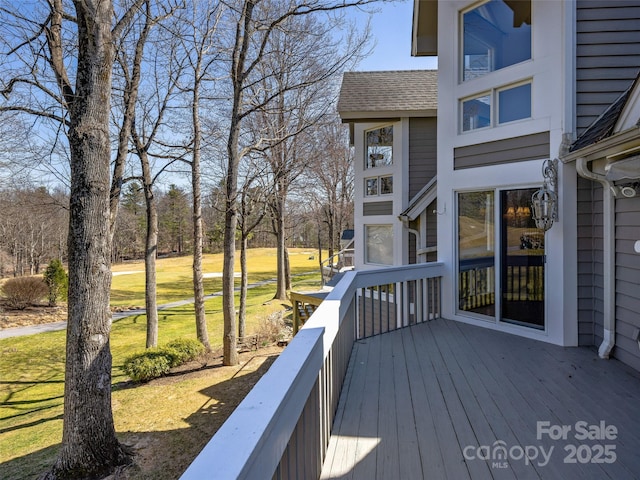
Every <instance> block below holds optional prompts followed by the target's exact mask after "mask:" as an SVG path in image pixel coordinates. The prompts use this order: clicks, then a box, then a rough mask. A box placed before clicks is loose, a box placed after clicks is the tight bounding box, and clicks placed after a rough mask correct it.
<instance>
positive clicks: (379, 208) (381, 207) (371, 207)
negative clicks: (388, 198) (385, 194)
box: [362, 202, 393, 216]
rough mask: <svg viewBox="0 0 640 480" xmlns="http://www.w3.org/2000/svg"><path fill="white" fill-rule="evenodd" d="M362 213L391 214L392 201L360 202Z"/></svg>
mask: <svg viewBox="0 0 640 480" xmlns="http://www.w3.org/2000/svg"><path fill="white" fill-rule="evenodd" d="M362 214H363V215H367V216H368V215H391V214H393V202H367V203H363V204H362Z"/></svg>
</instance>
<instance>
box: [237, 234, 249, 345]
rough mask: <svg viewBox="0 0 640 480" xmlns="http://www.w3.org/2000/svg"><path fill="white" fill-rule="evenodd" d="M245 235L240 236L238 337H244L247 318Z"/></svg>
mask: <svg viewBox="0 0 640 480" xmlns="http://www.w3.org/2000/svg"><path fill="white" fill-rule="evenodd" d="M247 245H248V241H247V235H245V234H244V233H243V234H242V240H241V242H240V271H241V274H240V276H241V279H240V307H239V313H238V337H240V338H243V337H244V336H245V335H246V332H245V324H246V317H247V285H248V283H249V272H248V270H247Z"/></svg>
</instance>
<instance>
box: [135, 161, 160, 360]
mask: <svg viewBox="0 0 640 480" xmlns="http://www.w3.org/2000/svg"><path fill="white" fill-rule="evenodd" d="M138 155H139V156H140V164H141V166H142V183H143V188H144V199H145V204H146V210H147V235H146V239H145V249H144V275H145V280H144V304H145V309H146V313H147V343H146V345H147V348H152V347H157V346H158V303H157V298H156V258H157V256H158V206H157V205H156V200H155V196H154V194H153V180H152V178H151V167H150V165H149V157H148V156H147V153H146V152H145V151H144V150H142V151H140V150H139V151H138Z"/></svg>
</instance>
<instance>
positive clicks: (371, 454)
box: [353, 335, 382, 478]
mask: <svg viewBox="0 0 640 480" xmlns="http://www.w3.org/2000/svg"><path fill="white" fill-rule="evenodd" d="M381 341H382V337H381V336H380V335H377V336H375V337H372V338H370V339H367V341H366V344H367V347H368V349H369V353H368V355H367V362H368V363H367V365H366V379H365V384H364V390H363V395H364V398H363V400H362V407H361V409H360V425H359V429H358V443H357V447H356V458H355V467H354V469H353V475H354V477H355V478H375V476H376V453H377V446H378V417H379V415H378V412H379V401H380V344H381Z"/></svg>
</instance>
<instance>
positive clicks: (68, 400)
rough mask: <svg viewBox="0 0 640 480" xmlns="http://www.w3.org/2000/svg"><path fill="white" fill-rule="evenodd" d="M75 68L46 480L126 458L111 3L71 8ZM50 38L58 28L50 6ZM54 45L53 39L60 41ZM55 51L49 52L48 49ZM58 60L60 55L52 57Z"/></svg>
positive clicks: (58, 14) (86, 473)
mask: <svg viewBox="0 0 640 480" xmlns="http://www.w3.org/2000/svg"><path fill="white" fill-rule="evenodd" d="M74 4H75V6H76V17H77V23H78V49H79V51H78V61H77V62H78V67H77V78H76V90H75V92H72V93H71V92H69V91H68V90H67V91H65V95H66V96H67V99H68V100H71V101H70V102H69V114H70V115H69V118H70V122H71V125H70V127H69V147H70V153H71V194H70V202H69V209H70V213H69V237H68V251H69V266H70V269H69V312H68V323H67V345H66V368H65V384H64V420H63V431H62V446H61V448H60V451H59V453H58V458H57V460H56V462H55V464H54V466H53V467H52V469H51V471H49V472H48V474H46V476H45V478H94V477H96V478H98V477H103V476H105V475H108V474H109V473H111V472H112V471H113V470H114V469H115V468H116V467H117V466H119V465H124V464H128V463H130V462H131V457H130V455H129V454H128V452H127V451H126V450H125V449H124V447H123V446H122V445H120V443H119V442H118V439H117V438H116V434H115V429H114V425H113V414H112V410H111V351H110V347H109V334H110V330H111V311H110V309H109V300H110V288H111V265H110V258H111V257H110V255H111V242H110V235H109V233H110V232H109V164H110V160H111V150H110V138H109V114H110V94H111V70H112V65H113V43H112V37H111V21H112V15H113V7H112V4H111V2H109V1H100V2H92V1H90V0H83V1H79V0H77V1H75V2H74ZM52 13H53V17H54V18H52V20H51V30H52V31H53V33H52V34H50V37H49V38H52V39H54V40H55V38H56V33H57V34H59V32H60V28H61V22H62V2H61V0H58V1H56V2H54V7H53V8H52ZM58 39H59V37H58ZM54 49H55V45H54ZM57 53H59V54H60V58H62V57H61V55H62V52H61V51H60V52H57ZM52 56H53V55H52Z"/></svg>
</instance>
